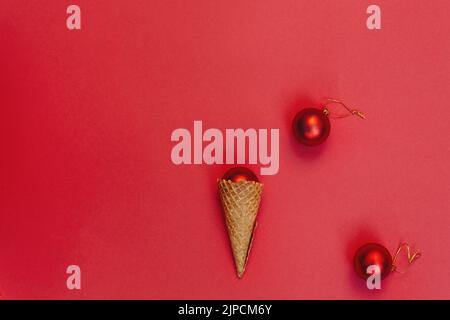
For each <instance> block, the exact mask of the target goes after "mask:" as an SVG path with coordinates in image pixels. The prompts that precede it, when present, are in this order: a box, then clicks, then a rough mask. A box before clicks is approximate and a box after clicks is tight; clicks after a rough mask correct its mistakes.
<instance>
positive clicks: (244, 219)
mask: <svg viewBox="0 0 450 320" xmlns="http://www.w3.org/2000/svg"><path fill="white" fill-rule="evenodd" d="M217 183H218V187H219V196H220V200H221V202H222V207H223V211H224V214H225V222H226V225H227V229H228V236H229V237H230V242H231V249H232V250H233V256H234V262H235V264H236V272H237V275H238V277H239V278H241V277H242V275H243V274H244V271H245V266H246V264H247V260H248V255H249V253H250V249H251V245H252V240H253V234H254V230H255V227H256V216H257V215H258V210H259V203H260V201H261V193H262V190H263V184H261V183H259V182H255V181H240V182H233V181H230V180H224V179H219V180H218V181H217Z"/></svg>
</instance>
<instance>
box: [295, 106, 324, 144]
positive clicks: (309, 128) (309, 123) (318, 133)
mask: <svg viewBox="0 0 450 320" xmlns="http://www.w3.org/2000/svg"><path fill="white" fill-rule="evenodd" d="M330 128H331V125H330V119H328V116H327V115H326V114H325V112H324V110H321V109H317V108H306V109H303V110H301V111H300V112H299V113H297V115H296V116H295V118H294V122H293V129H294V134H295V137H296V138H297V140H299V141H300V142H301V143H303V144H304V145H307V146H317V145H319V144H321V143H323V142H324V141H325V140H326V139H327V138H328V135H329V134H330Z"/></svg>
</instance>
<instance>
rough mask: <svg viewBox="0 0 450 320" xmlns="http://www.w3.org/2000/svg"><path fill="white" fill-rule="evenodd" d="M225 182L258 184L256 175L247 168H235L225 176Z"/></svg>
mask: <svg viewBox="0 0 450 320" xmlns="http://www.w3.org/2000/svg"><path fill="white" fill-rule="evenodd" d="M223 179H224V180H231V181H233V182H240V181H255V182H258V178H257V177H256V175H255V174H254V173H253V172H252V171H251V170H250V169H247V168H245V167H234V168H232V169H230V170H228V171H227V172H226V173H225V175H224V176H223Z"/></svg>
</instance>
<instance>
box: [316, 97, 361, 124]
mask: <svg viewBox="0 0 450 320" xmlns="http://www.w3.org/2000/svg"><path fill="white" fill-rule="evenodd" d="M326 100H327V102H326V103H325V105H324V107H323V112H324V113H325V114H326V115H327V116H329V117H331V118H335V119H342V118H347V117H349V116H351V115H353V116H357V117H359V118H361V119H365V118H366V116H365V115H364V113H362V112H361V111H359V110H356V109H351V108H349V107H347V106H346V105H345V104H344V103H343V102H342V101H340V100H337V99H333V98H327V99H326ZM333 103H336V104H339V105H341V106H343V107H344V108H345V109H346V110H347V111H348V113H346V114H339V113H334V112H333V113H331V111H330V109H329V105H330V104H333Z"/></svg>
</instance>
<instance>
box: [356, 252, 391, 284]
mask: <svg viewBox="0 0 450 320" xmlns="http://www.w3.org/2000/svg"><path fill="white" fill-rule="evenodd" d="M353 264H354V268H355V271H356V273H357V274H358V275H359V276H360V277H361V278H363V279H367V278H368V277H369V276H370V274H367V267H368V266H371V265H377V266H378V267H379V268H380V272H381V279H384V278H385V277H387V276H388V275H389V273H390V272H391V270H392V256H391V254H390V253H389V251H388V249H386V248H385V247H384V246H382V245H381V244H378V243H367V244H365V245H363V246H362V247H361V248H359V249H358V250H357V251H356V253H355V257H354V259H353Z"/></svg>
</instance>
